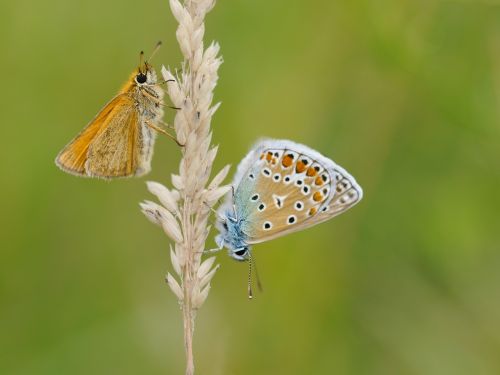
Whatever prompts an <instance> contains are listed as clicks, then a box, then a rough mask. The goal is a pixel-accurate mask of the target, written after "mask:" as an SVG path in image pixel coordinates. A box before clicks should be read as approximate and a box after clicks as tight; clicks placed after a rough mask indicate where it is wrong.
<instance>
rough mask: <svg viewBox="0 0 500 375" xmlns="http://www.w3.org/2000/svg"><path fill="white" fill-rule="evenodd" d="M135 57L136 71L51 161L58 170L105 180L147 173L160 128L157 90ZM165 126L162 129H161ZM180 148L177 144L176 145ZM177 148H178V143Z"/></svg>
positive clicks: (146, 65) (158, 86) (152, 75)
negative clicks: (53, 161)
mask: <svg viewBox="0 0 500 375" xmlns="http://www.w3.org/2000/svg"><path fill="white" fill-rule="evenodd" d="M160 45H161V42H159V43H158V44H157V46H156V48H155V49H154V51H153V53H152V54H151V57H150V59H149V60H144V53H143V52H141V54H140V62H139V67H138V68H137V69H136V70H134V72H133V73H132V75H131V76H130V78H129V79H128V80H127V82H126V83H125V85H124V86H123V87H122V89H121V90H120V91H119V93H118V95H116V96H115V97H114V98H113V99H112V100H111V101H110V102H109V103H107V104H106V105H105V106H104V108H103V109H102V110H101V111H100V112H99V113H98V114H97V116H96V117H95V118H94V119H93V120H92V121H91V122H90V123H89V124H88V125H87V126H86V127H85V128H84V129H83V130H82V131H81V132H80V134H78V135H77V136H76V137H75V138H74V139H73V140H72V141H71V142H70V143H69V144H68V145H67V146H66V147H64V149H63V150H62V151H61V152H60V153H59V155H58V156H57V158H56V161H55V162H56V165H57V166H58V167H59V168H61V169H62V170H63V171H65V172H68V173H71V174H74V175H78V176H84V177H100V178H105V179H110V178H116V177H129V176H142V175H144V174H146V173H148V172H149V171H150V170H151V159H152V157H153V148H154V143H155V140H156V135H157V133H163V134H165V135H167V136H168V137H170V138H172V139H173V140H175V141H176V142H177V144H179V142H178V141H177V140H176V138H175V137H174V136H173V135H171V134H169V133H168V132H167V131H165V130H164V129H162V128H161V127H160V125H166V124H164V123H163V122H162V117H163V106H164V103H163V95H164V92H163V89H162V88H161V84H163V83H166V82H168V81H164V82H158V79H157V76H156V72H155V70H154V69H153V67H152V66H151V65H150V64H149V61H150V60H151V58H152V57H153V55H154V54H155V53H156V51H157V50H158V48H159V47H160ZM166 126H168V125H166ZM179 145H180V144H179ZM181 146H182V145H181Z"/></svg>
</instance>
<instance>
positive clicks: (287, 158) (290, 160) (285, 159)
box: [281, 155, 293, 168]
mask: <svg viewBox="0 0 500 375" xmlns="http://www.w3.org/2000/svg"><path fill="white" fill-rule="evenodd" d="M292 164H293V158H292V157H291V156H289V155H286V156H284V157H283V160H281V165H282V166H283V167H285V168H288V167H289V166H291V165H292Z"/></svg>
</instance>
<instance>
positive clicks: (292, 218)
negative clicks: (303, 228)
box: [288, 215, 297, 224]
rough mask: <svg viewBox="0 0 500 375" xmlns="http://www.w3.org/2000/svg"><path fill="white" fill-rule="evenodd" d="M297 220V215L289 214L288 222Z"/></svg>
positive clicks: (291, 222)
mask: <svg viewBox="0 0 500 375" xmlns="http://www.w3.org/2000/svg"><path fill="white" fill-rule="evenodd" d="M295 220H297V218H296V217H295V215H290V216H288V224H293V223H295Z"/></svg>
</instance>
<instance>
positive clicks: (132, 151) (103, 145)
mask: <svg viewBox="0 0 500 375" xmlns="http://www.w3.org/2000/svg"><path fill="white" fill-rule="evenodd" d="M132 100H133V99H132V98H130V97H129V96H127V95H124V97H123V100H122V101H121V102H119V103H117V104H116V107H115V108H114V109H113V111H112V112H111V113H110V114H109V116H108V119H107V120H106V125H105V126H103V127H102V129H101V131H100V132H98V134H97V135H96V136H95V138H94V140H93V141H92V144H91V145H90V147H89V150H88V154H87V162H86V171H87V174H88V175H90V176H95V177H103V178H106V177H126V176H132V175H133V174H134V173H135V169H136V168H137V165H138V155H137V153H138V148H137V139H138V134H139V122H138V113H137V110H136V109H135V107H134V105H133V103H131V102H130V101H132Z"/></svg>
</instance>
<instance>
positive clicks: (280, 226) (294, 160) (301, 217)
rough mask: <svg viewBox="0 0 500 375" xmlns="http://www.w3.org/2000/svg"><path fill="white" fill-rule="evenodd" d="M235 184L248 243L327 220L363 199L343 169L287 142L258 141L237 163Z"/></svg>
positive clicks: (266, 239) (297, 145) (239, 213)
mask: <svg viewBox="0 0 500 375" xmlns="http://www.w3.org/2000/svg"><path fill="white" fill-rule="evenodd" d="M234 183H235V186H237V188H236V192H235V197H234V202H235V205H236V211H237V215H238V217H240V218H243V219H244V222H243V223H242V231H243V232H244V233H245V235H246V236H247V242H248V243H249V244H255V243H259V242H263V241H268V240H271V239H273V238H277V237H281V236H283V235H285V234H287V233H290V232H295V231H298V230H301V229H305V228H308V227H310V226H313V225H315V224H318V223H320V222H322V221H325V220H328V219H330V218H332V217H333V216H335V215H338V214H340V213H341V212H344V211H345V210H347V209H348V208H349V207H352V206H353V205H354V204H355V203H357V202H358V201H359V200H360V199H361V197H362V190H361V188H360V187H359V185H358V184H357V183H356V181H355V180H354V178H353V177H352V176H350V175H349V174H348V173H347V172H346V171H345V170H344V169H343V168H341V167H339V166H337V165H336V164H335V163H334V162H333V161H332V160H330V159H328V158H326V157H324V156H323V155H321V154H320V153H318V152H316V151H314V150H312V149H310V148H309V147H307V146H304V145H301V144H297V143H294V142H291V141H277V140H267V141H263V142H261V143H260V144H258V145H257V146H256V147H255V148H254V149H253V150H252V151H251V152H250V153H249V154H248V155H247V157H246V158H245V159H244V160H243V161H242V163H240V166H239V167H238V172H237V174H236V177H235V181H234ZM344 183H345V184H347V185H346V186H347V187H344Z"/></svg>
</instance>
